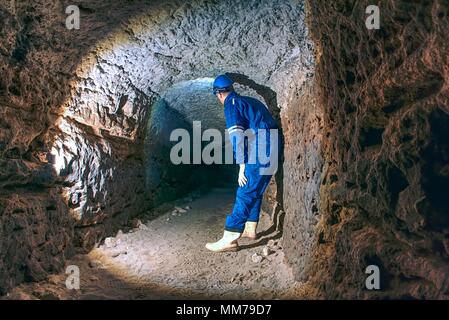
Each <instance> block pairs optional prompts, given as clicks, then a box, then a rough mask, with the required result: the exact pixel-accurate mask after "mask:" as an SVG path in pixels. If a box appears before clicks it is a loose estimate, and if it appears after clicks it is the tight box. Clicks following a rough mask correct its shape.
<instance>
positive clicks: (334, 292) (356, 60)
mask: <svg viewBox="0 0 449 320" xmlns="http://www.w3.org/2000/svg"><path fill="white" fill-rule="evenodd" d="M374 3H378V4H379V6H380V9H381V24H380V27H381V28H380V30H368V29H367V28H366V27H365V18H366V17H367V15H366V14H365V8H366V7H367V6H368V5H370V4H374ZM374 3H373V1H319V2H316V1H310V2H309V7H310V12H309V14H310V19H309V22H310V27H311V32H312V34H313V37H314V39H315V41H316V44H317V47H318V57H319V58H318V61H317V82H318V86H319V88H318V89H319V91H318V96H319V97H320V104H322V107H323V111H324V112H323V115H324V132H323V135H324V136H325V137H326V138H325V139H324V140H323V142H324V144H323V154H324V168H323V182H322V186H321V194H320V199H321V200H320V211H321V215H322V218H321V220H320V222H319V223H318V226H317V239H316V248H315V252H314V260H313V263H312V265H313V267H312V268H311V269H309V271H310V273H309V275H310V276H311V281H312V282H313V283H315V284H316V285H318V286H319V287H320V288H321V289H322V291H323V296H325V297H327V298H377V297H382V298H387V297H388V298H446V299H447V298H448V295H447V294H448V292H449V291H448V289H449V262H448V261H449V260H448V258H449V246H448V238H449V229H448V225H449V202H448V197H447V190H449V189H448V187H449V175H448V163H449V153H448V150H449V149H448V148H449V143H448V141H449V140H448V139H447V137H448V134H449V127H448V124H449V106H448V101H449V100H448V93H449V91H448V79H449V73H448V71H449V69H448V67H447V66H448V65H449V64H448V63H449V60H448V59H449V56H448V54H447V52H449V51H448V49H449V48H448V43H447V30H448V27H449V25H448V21H449V20H448V19H447V17H448V14H449V4H448V2H447V1H413V2H412V1H397V0H395V1H374ZM371 264H374V265H377V266H378V267H379V268H380V272H381V290H379V291H367V290H366V289H365V279H366V277H367V276H368V275H366V274H365V268H366V267H367V266H368V265H371Z"/></svg>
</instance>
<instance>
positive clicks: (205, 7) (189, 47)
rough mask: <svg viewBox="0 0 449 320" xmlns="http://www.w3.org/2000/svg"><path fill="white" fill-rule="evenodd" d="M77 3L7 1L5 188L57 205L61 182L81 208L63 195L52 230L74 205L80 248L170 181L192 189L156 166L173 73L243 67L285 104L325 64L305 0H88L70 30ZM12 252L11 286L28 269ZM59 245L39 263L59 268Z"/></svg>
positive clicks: (2, 91)
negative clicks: (156, 111)
mask: <svg viewBox="0 0 449 320" xmlns="http://www.w3.org/2000/svg"><path fill="white" fill-rule="evenodd" d="M71 4H72V3H69V1H60V2H56V3H55V2H54V1H41V2H31V1H15V2H11V3H2V4H0V18H1V21H2V25H1V27H0V36H1V39H2V41H1V44H0V53H1V54H0V68H1V72H2V76H1V77H0V106H1V108H0V113H1V117H0V119H1V120H0V126H1V130H0V152H1V159H0V160H1V163H2V165H1V171H0V172H1V176H0V181H1V186H0V187H1V188H2V192H1V193H0V194H1V195H0V197H1V199H2V202H3V203H5V201H8V200H9V199H11V198H12V197H19V199H21V201H22V202H24V201H26V199H27V194H28V193H31V192H32V193H33V194H34V193H35V194H36V195H37V196H36V197H35V200H34V201H35V202H36V206H37V207H46V203H47V201H48V200H49V199H50V196H49V195H51V194H53V195H54V197H56V198H57V199H56V200H55V201H57V202H58V203H59V201H62V202H63V203H65V204H66V207H68V208H69V209H68V210H67V208H66V207H63V206H58V207H57V208H58V214H59V215H60V216H61V217H60V218H58V219H55V218H54V217H53V216H51V217H52V218H51V220H50V221H49V224H48V225H47V226H46V227H45V228H47V229H48V230H47V229H46V230H41V231H40V232H41V233H45V232H50V231H51V230H52V229H51V228H53V227H54V228H57V227H58V225H59V227H61V228H62V230H65V229H64V228H65V227H64V226H65V225H66V224H65V221H66V218H64V217H70V219H71V220H72V221H73V224H74V225H75V231H74V232H73V229H72V228H71V227H69V228H68V229H67V232H66V235H67V236H68V238H70V239H71V241H72V242H73V244H74V245H75V246H76V247H79V248H84V249H89V248H91V247H92V245H93V244H94V243H96V242H98V241H100V240H101V239H102V238H103V237H104V236H105V235H107V234H110V233H111V232H112V231H113V230H115V229H117V227H118V225H120V224H122V223H124V222H127V221H129V220H130V218H132V217H133V216H135V215H138V214H139V213H142V212H143V211H145V210H146V209H147V208H148V207H150V206H152V205H153V204H154V203H155V201H156V200H157V199H160V196H159V195H158V190H159V191H160V190H161V189H163V188H162V186H165V185H167V184H168V185H171V187H172V190H175V189H176V188H178V187H179V188H182V187H183V188H185V187H186V186H185V185H184V186H182V184H180V183H179V181H181V182H182V181H183V180H182V179H180V180H177V181H176V180H174V181H172V180H171V177H173V175H170V174H166V173H165V171H162V172H160V171H157V170H153V171H152V170H147V169H148V168H147V167H146V166H147V165H148V161H147V160H148V158H149V154H148V153H146V152H145V150H147V151H148V149H145V141H146V139H147V138H148V121H149V119H150V114H151V111H152V110H151V109H152V108H151V106H154V103H155V102H156V101H158V99H159V98H160V97H162V96H163V95H164V93H165V92H167V91H168V90H169V89H170V88H171V87H172V86H173V85H176V84H179V83H182V82H184V81H189V80H194V79H199V78H204V77H214V76H216V75H217V74H219V73H223V72H231V73H232V76H233V77H234V78H236V79H238V82H241V83H242V85H244V86H247V87H249V88H250V89H252V90H254V91H256V92H257V94H259V95H260V96H262V97H263V98H265V97H267V96H268V98H269V103H268V104H269V106H270V108H271V109H272V110H279V107H280V108H282V107H284V106H285V103H286V97H287V96H288V95H289V92H290V91H291V90H294V89H295V88H298V87H301V86H302V82H303V81H304V79H303V76H302V74H306V73H309V72H310V70H311V68H312V67H313V55H312V52H311V48H312V44H311V42H310V41H309V40H308V39H307V28H306V26H305V14H304V6H303V4H302V2H295V1H293V2H291V1H280V2H272V1H268V0H265V1H255V0H254V1H242V2H238V3H236V2H234V1H228V0H222V1H204V0H195V1H188V2H186V1H176V0H174V1H152V2H151V3H149V2H145V3H141V2H130V3H127V4H126V5H123V2H121V1H108V2H107V3H106V2H103V1H78V2H77V5H79V8H80V10H81V24H80V29H79V30H68V29H66V28H65V20H66V17H67V15H66V14H65V8H66V7H67V6H68V5H71ZM229 21H232V22H233V23H232V24H230V23H229ZM236 26H238V27H236ZM292 75H298V76H297V77H295V76H292ZM273 92H277V93H278V95H277V97H275V99H273V95H272V93H273ZM154 156H155V155H154V154H151V157H154ZM156 156H157V155H156ZM156 158H157V157H156ZM156 161H159V160H158V159H156ZM163 161H164V160H162V162H158V163H159V164H161V163H163ZM149 172H150V173H151V175H148V173H149ZM174 175H176V173H175V174H174ZM209 175H210V174H209ZM152 177H155V179H156V180H152ZM157 179H161V180H162V181H163V182H164V183H165V184H164V183H163V184H159V183H158V181H157ZM187 186H188V184H187ZM153 187H154V188H155V189H154V188H153ZM152 188H153V189H152ZM158 188H159V189H158ZM277 188H279V187H277ZM162 198H163V197H162ZM11 205H12V204H11ZM11 210H12V211H14V208H11ZM3 212H4V211H3ZM22 215H23V216H24V218H25V219H28V218H27V215H28V213H27V211H25V212H23V213H22ZM2 219H4V220H8V219H9V218H8V216H7V215H2ZM63 222H64V223H63ZM61 223H62V224H61ZM32 228H37V226H33V227H32ZM39 228H43V227H42V226H40V227H39ZM33 230H34V229H33ZM36 232H38V231H36ZM50 234H51V232H50ZM6 241H9V240H7V238H6V237H4V236H2V237H1V238H0V248H6ZM23 241H26V242H27V241H28V242H31V240H30V239H29V238H25V239H24V240H23ZM48 241H49V242H51V241H53V240H48ZM69 242H70V241H69ZM4 244H5V245H4ZM24 248H25V247H24ZM43 248H46V247H45V246H44V247H43ZM24 250H25V249H24ZM42 250H44V249H42ZM6 252H7V251H6V250H5V249H2V250H1V251H0V257H1V260H0V261H1V263H2V264H3V265H4V266H3V269H2V270H7V272H2V273H1V275H0V278H1V281H0V283H1V285H0V287H2V289H4V288H6V287H9V286H11V285H13V284H14V283H17V282H20V281H21V279H24V274H25V273H26V272H25V271H24V270H23V269H20V268H14V267H13V266H12V265H10V264H11V263H13V262H12V261H10V260H9V259H4V257H5V254H6ZM24 252H25V251H24ZM26 252H28V251H26ZM44 254H46V255H48V256H49V255H50V252H49V251H45V250H44ZM58 254H59V255H60V256H61V259H60V260H59V261H58V263H56V262H50V263H46V262H45V263H44V262H39V261H38V262H37V263H36V264H34V265H38V266H39V268H40V269H39V268H37V267H36V268H35V271H36V273H39V274H41V275H44V274H46V272H48V271H50V270H53V269H58V268H59V267H60V265H61V263H63V261H64V259H62V256H63V255H64V250H63V249H62V248H60V251H59V252H58ZM44 260H45V259H44ZM8 279H12V280H11V281H10V280H8ZM6 282H7V283H6Z"/></svg>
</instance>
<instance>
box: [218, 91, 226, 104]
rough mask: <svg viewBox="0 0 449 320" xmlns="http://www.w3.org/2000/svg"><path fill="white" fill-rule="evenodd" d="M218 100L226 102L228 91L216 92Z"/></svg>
mask: <svg viewBox="0 0 449 320" xmlns="http://www.w3.org/2000/svg"><path fill="white" fill-rule="evenodd" d="M216 96H217V99H218V101H220V103H221V104H224V102H225V99H226V93H225V92H218V93H217V94H216Z"/></svg>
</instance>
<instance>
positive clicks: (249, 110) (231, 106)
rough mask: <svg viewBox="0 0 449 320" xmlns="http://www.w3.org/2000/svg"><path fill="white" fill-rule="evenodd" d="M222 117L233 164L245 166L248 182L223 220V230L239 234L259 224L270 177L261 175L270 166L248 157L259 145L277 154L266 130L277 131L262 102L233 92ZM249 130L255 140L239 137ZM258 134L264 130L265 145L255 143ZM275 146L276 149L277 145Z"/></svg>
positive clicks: (255, 152) (239, 189) (268, 152)
mask: <svg viewBox="0 0 449 320" xmlns="http://www.w3.org/2000/svg"><path fill="white" fill-rule="evenodd" d="M224 113H225V117H226V127H227V129H228V133H229V137H230V140H231V143H232V146H233V151H234V156H235V160H236V162H237V163H238V164H242V163H245V177H246V178H247V183H246V185H244V186H243V187H238V189H237V194H236V200H235V205H234V209H233V211H232V213H231V214H230V215H228V216H227V217H226V224H225V230H226V231H231V232H239V233H242V232H243V231H244V229H245V223H246V222H247V221H251V222H258V221H259V215H260V208H261V205H262V197H263V194H264V192H265V190H266V188H267V186H268V184H269V183H270V179H271V177H272V174H270V175H268V174H261V170H260V168H261V167H268V166H269V165H270V164H267V163H266V162H261V161H259V160H260V159H259V157H256V161H250V163H248V159H249V158H250V154H249V153H252V154H253V155H254V154H257V152H258V150H259V149H258V148H259V146H260V144H261V143H266V145H265V146H264V147H265V150H266V151H267V155H269V154H270V152H279V151H278V150H279V148H270V130H269V129H278V127H277V124H276V121H275V120H274V119H273V117H272V116H271V114H270V112H269V111H268V108H267V107H266V106H265V105H264V104H263V103H262V102H260V101H259V100H257V99H254V98H250V97H245V96H240V95H238V94H237V93H236V92H235V91H232V92H231V93H230V94H229V95H228V96H227V97H226V99H225V102H224ZM248 129H252V130H253V132H254V133H255V134H256V136H255V137H256V139H245V138H244V137H243V136H242V133H243V132H244V131H246V130H248ZM261 130H265V134H266V139H265V141H259V139H258V137H259V136H258V135H257V134H258V133H259V131H261ZM250 131H251V130H250ZM279 141H280V140H279ZM242 144H244V145H245V146H246V147H245V149H244V150H245V152H244V153H240V152H237V151H238V150H237V148H238V147H239V146H241V145H242ZM272 145H274V144H272ZM276 146H277V147H278V145H277V144H276ZM270 149H277V150H270ZM248 150H252V151H248ZM262 150H263V149H262Z"/></svg>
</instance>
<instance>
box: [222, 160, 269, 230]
mask: <svg viewBox="0 0 449 320" xmlns="http://www.w3.org/2000/svg"><path fill="white" fill-rule="evenodd" d="M245 175H246V178H247V179H248V182H247V184H246V185H245V186H243V187H239V188H238V189H237V196H236V202H235V206H234V210H233V212H232V214H231V215H229V216H228V217H227V218H226V225H225V229H226V230H228V231H235V232H243V230H244V229H245V223H246V222H247V221H253V222H257V221H259V214H260V207H261V205H262V197H263V194H264V192H265V190H266V189H267V186H268V184H269V183H270V179H271V176H266V175H260V171H259V166H254V165H247V167H246V168H245Z"/></svg>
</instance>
